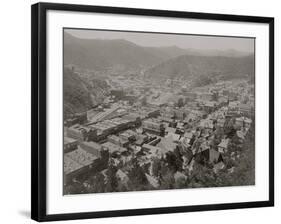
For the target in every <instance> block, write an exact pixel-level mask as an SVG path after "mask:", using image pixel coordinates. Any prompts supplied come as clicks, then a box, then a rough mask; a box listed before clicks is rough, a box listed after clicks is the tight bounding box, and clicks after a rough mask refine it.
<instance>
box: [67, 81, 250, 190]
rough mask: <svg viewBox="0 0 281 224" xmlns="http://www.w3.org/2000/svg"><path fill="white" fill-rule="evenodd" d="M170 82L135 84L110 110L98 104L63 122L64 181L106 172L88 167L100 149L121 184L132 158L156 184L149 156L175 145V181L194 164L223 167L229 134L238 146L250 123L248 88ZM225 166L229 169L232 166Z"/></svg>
mask: <svg viewBox="0 0 281 224" xmlns="http://www.w3.org/2000/svg"><path fill="white" fill-rule="evenodd" d="M130 81H131V80H130ZM179 84H180V83H179ZM170 85H171V84H170V82H168V84H167V86H165V85H164V86H161V87H160V86H159V87H155V86H154V87H153V88H151V89H149V87H150V86H151V83H150V84H147V85H145V88H144V86H143V85H140V84H138V85H135V87H134V89H133V90H132V89H130V92H129V93H128V94H129V95H130V97H129V98H127V97H125V96H126V94H124V97H123V98H122V97H121V98H118V100H116V101H115V102H114V103H112V105H111V107H109V108H108V105H107V108H102V105H101V108H98V109H95V108H94V109H92V110H90V111H88V112H87V113H82V114H79V115H77V116H73V118H71V119H68V120H66V121H65V127H64V129H65V132H64V135H65V137H64V176H65V185H67V184H68V183H71V182H72V181H73V180H76V181H77V180H78V179H79V176H80V175H81V173H84V174H88V175H94V174H95V173H97V172H98V173H101V174H103V175H104V176H106V172H105V171H106V169H107V167H105V168H104V169H103V170H93V169H92V167H93V166H94V165H95V163H96V162H97V161H98V160H99V159H100V158H101V157H102V152H103V151H104V152H108V153H109V157H110V158H111V159H110V161H111V163H112V161H114V164H116V167H118V170H117V173H116V175H117V176H118V178H119V180H120V181H121V183H123V184H125V183H126V182H128V181H129V178H128V170H129V169H130V166H129V165H127V164H129V162H130V160H132V158H135V159H137V161H138V162H139V164H140V166H141V167H143V169H144V170H145V176H146V178H147V181H148V182H149V184H150V185H151V186H152V187H154V188H157V187H159V185H160V182H159V177H157V176H155V175H154V173H153V171H152V167H153V161H154V159H155V158H157V159H160V160H161V159H165V157H166V155H167V153H169V152H171V153H173V152H174V150H175V149H179V150H180V152H181V156H182V160H183V161H184V162H183V164H182V168H181V171H177V172H175V173H174V177H175V179H177V178H179V177H180V178H186V177H187V175H188V174H190V173H192V172H193V171H194V169H195V167H196V164H200V165H201V166H205V167H208V169H211V170H213V172H219V170H221V169H225V167H226V164H225V163H224V158H225V157H226V156H231V157H230V158H232V159H236V157H234V155H237V154H238V153H235V152H234V153H233V152H231V155H228V154H229V151H228V148H229V145H230V144H232V143H233V141H234V140H233V139H234V138H235V139H238V141H235V144H243V141H244V140H245V138H246V136H247V133H248V131H249V129H250V128H251V127H252V126H253V119H254V90H253V86H252V85H250V84H249V83H248V82H246V81H244V80H240V81H236V82H226V81H224V82H219V83H217V84H215V85H213V86H211V87H210V86H205V87H200V88H194V89H192V90H187V89H186V88H176V90H175V88H173V89H172V88H171V87H170ZM147 87H148V89H147ZM132 92H133V93H132ZM109 97H110V96H109ZM128 99H129V100H128ZM132 99H133V100H132ZM228 169H229V172H234V170H235V167H230V168H229V167H228Z"/></svg>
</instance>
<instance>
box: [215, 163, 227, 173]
mask: <svg viewBox="0 0 281 224" xmlns="http://www.w3.org/2000/svg"><path fill="white" fill-rule="evenodd" d="M224 167H225V165H224V163H223V162H222V161H220V162H218V163H216V164H214V167H213V171H214V173H217V172H218V171H220V170H221V169H223V168H224Z"/></svg>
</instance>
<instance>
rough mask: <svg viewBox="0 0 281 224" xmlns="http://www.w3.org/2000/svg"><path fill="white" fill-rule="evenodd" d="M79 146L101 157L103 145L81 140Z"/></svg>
mask: <svg viewBox="0 0 281 224" xmlns="http://www.w3.org/2000/svg"><path fill="white" fill-rule="evenodd" d="M79 146H80V148H81V149H83V150H85V151H87V152H88V153H91V154H92V155H94V156H96V157H100V155H101V153H100V152H101V150H102V149H103V148H102V146H101V145H100V144H98V143H96V142H81V143H80V144H79Z"/></svg>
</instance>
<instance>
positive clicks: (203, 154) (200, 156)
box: [195, 146, 223, 165]
mask: <svg viewBox="0 0 281 224" xmlns="http://www.w3.org/2000/svg"><path fill="white" fill-rule="evenodd" d="M195 159H196V161H197V162H199V163H201V164H203V165H205V164H216V163H219V162H221V161H223V158H222V155H221V153H220V152H218V151H216V150H214V149H212V148H210V147H209V146H206V147H201V148H200V149H199V150H198V151H197V152H196V154H195Z"/></svg>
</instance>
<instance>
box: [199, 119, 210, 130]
mask: <svg viewBox="0 0 281 224" xmlns="http://www.w3.org/2000/svg"><path fill="white" fill-rule="evenodd" d="M199 127H200V128H205V129H213V128H214V124H213V121H212V120H208V119H205V120H201V122H200V124H199Z"/></svg>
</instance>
